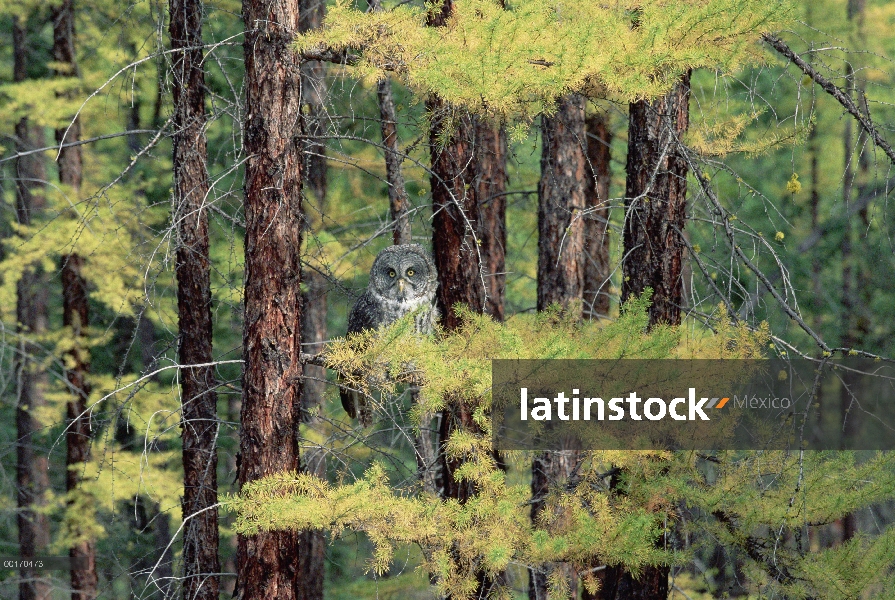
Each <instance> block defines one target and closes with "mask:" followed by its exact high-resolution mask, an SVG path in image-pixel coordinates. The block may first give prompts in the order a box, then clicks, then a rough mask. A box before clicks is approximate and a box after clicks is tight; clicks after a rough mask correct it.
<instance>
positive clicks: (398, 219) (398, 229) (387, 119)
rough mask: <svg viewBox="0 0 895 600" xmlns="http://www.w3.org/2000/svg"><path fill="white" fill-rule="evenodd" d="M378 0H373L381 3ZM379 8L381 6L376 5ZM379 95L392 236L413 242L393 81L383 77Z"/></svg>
mask: <svg viewBox="0 0 895 600" xmlns="http://www.w3.org/2000/svg"><path fill="white" fill-rule="evenodd" d="M378 4H379V3H378V2H375V3H373V6H374V7H378ZM376 10H378V8H377V9H376ZM376 94H377V96H378V97H379V118H380V119H381V120H382V121H381V122H382V145H383V146H385V178H386V182H387V183H388V201H389V216H390V218H391V220H392V223H394V232H393V233H392V240H393V241H394V243H395V244H409V243H410V241H411V238H410V214H409V211H410V199H409V198H408V197H407V188H406V186H405V184H404V173H403V172H402V170H401V162H402V160H403V159H402V157H401V150H400V148H399V147H398V117H397V114H396V112H395V100H394V98H393V97H392V82H391V80H390V79H389V78H388V77H383V78H382V79H380V80H379V83H377V84H376Z"/></svg>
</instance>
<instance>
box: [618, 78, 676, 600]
mask: <svg viewBox="0 0 895 600" xmlns="http://www.w3.org/2000/svg"><path fill="white" fill-rule="evenodd" d="M689 99H690V74H689V72H688V73H685V74H684V75H682V76H681V80H680V81H679V82H678V83H677V84H675V86H674V87H673V88H672V89H671V91H670V92H668V93H667V94H666V95H665V96H663V97H661V98H658V99H656V100H652V101H645V100H644V101H639V102H634V103H632V104H631V106H630V113H629V122H628V162H627V166H626V169H627V184H626V189H625V230H624V260H623V263H622V275H623V284H622V301H623V302H624V301H625V300H627V299H628V298H630V297H632V296H639V295H640V294H642V293H643V292H644V291H645V290H646V289H647V288H651V289H652V290H653V295H652V302H651V304H650V308H649V317H650V320H649V323H650V326H651V327H652V326H654V325H657V324H659V323H666V324H669V325H680V323H681V306H682V304H683V293H682V292H683V286H682V282H681V271H682V267H683V253H684V248H685V245H684V242H683V237H682V236H683V232H684V223H685V220H686V211H687V163H686V160H685V158H684V157H683V156H681V155H680V152H679V151H678V147H677V143H678V140H679V139H680V137H681V136H682V135H683V133H684V132H685V131H686V130H687V126H688V124H689V118H690V113H689ZM616 574H617V577H612V576H613V575H616ZM668 574H669V570H668V567H646V568H644V569H643V570H642V571H641V573H640V575H639V576H638V577H636V578H635V577H634V576H633V575H632V574H631V573H630V572H629V571H627V570H625V569H622V568H617V569H615V570H614V571H613V573H607V578H609V579H612V580H611V581H609V582H608V583H609V584H610V586H611V587H615V588H616V589H617V592H616V595H615V596H614V598H616V599H617V600H621V599H622V598H631V599H634V600H665V599H666V598H667V597H668ZM601 598H602V596H601ZM607 598H612V596H607Z"/></svg>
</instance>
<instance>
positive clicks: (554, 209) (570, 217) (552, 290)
mask: <svg viewBox="0 0 895 600" xmlns="http://www.w3.org/2000/svg"><path fill="white" fill-rule="evenodd" d="M584 104H585V102H584V98H583V97H582V96H578V95H570V96H565V97H564V98H561V99H560V100H559V102H558V103H557V107H556V114H555V115H553V116H551V117H548V116H544V117H542V119H543V120H542V122H541V131H542V136H543V141H542V148H541V179H540V183H539V184H538V310H539V311H542V310H546V309H547V308H548V307H549V306H550V305H551V304H559V305H560V306H561V307H562V308H563V309H564V310H567V311H568V310H571V311H574V313H575V315H574V316H576V317H580V316H581V297H582V293H583V291H584V281H583V275H584V264H583V262H582V255H583V252H584V218H583V214H582V213H583V211H584V208H585V204H586V199H585V183H584V181H585V178H586V177H587V175H586V171H587V160H586V158H585V154H584V153H585V144H586V140H585V131H584Z"/></svg>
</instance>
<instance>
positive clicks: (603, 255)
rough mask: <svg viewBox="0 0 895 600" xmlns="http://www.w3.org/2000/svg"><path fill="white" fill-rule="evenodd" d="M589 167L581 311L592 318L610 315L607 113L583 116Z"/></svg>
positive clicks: (609, 174) (586, 180)
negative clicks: (582, 305) (582, 304)
mask: <svg viewBox="0 0 895 600" xmlns="http://www.w3.org/2000/svg"><path fill="white" fill-rule="evenodd" d="M585 130H586V132H587V162H588V169H587V173H586V176H585V178H584V183H585V186H584V189H585V203H586V207H587V214H586V217H585V219H584V313H585V316H587V317H590V318H591V319H601V318H606V317H607V316H608V315H609V288H610V285H611V282H610V280H609V276H610V275H611V274H612V264H611V263H610V261H609V182H610V179H611V176H612V171H611V168H610V161H611V159H612V155H611V153H610V145H611V144H612V130H611V129H610V128H609V118H608V115H606V113H602V112H598V113H594V114H592V115H590V116H588V117H587V118H586V119H585Z"/></svg>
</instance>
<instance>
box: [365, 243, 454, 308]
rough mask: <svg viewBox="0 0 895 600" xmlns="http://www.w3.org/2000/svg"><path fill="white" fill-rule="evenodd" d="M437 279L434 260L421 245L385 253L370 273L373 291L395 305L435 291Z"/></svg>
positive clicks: (398, 247)
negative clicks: (392, 301) (394, 302)
mask: <svg viewBox="0 0 895 600" xmlns="http://www.w3.org/2000/svg"><path fill="white" fill-rule="evenodd" d="M436 280H437V275H436V272H435V263H433V262H432V257H431V256H430V255H429V253H428V252H427V251H426V250H425V249H423V247H422V246H420V245H419V244H401V245H399V246H391V247H388V248H386V249H384V250H382V251H381V252H380V253H379V255H378V256H377V257H376V260H375V261H373V268H372V269H371V270H370V287H371V288H372V289H373V290H374V291H375V292H376V293H377V294H378V295H380V296H382V297H384V298H388V299H389V300H394V301H396V302H407V301H412V300H418V299H420V298H421V297H425V296H428V295H430V294H432V293H433V292H434V291H435V284H436Z"/></svg>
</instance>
